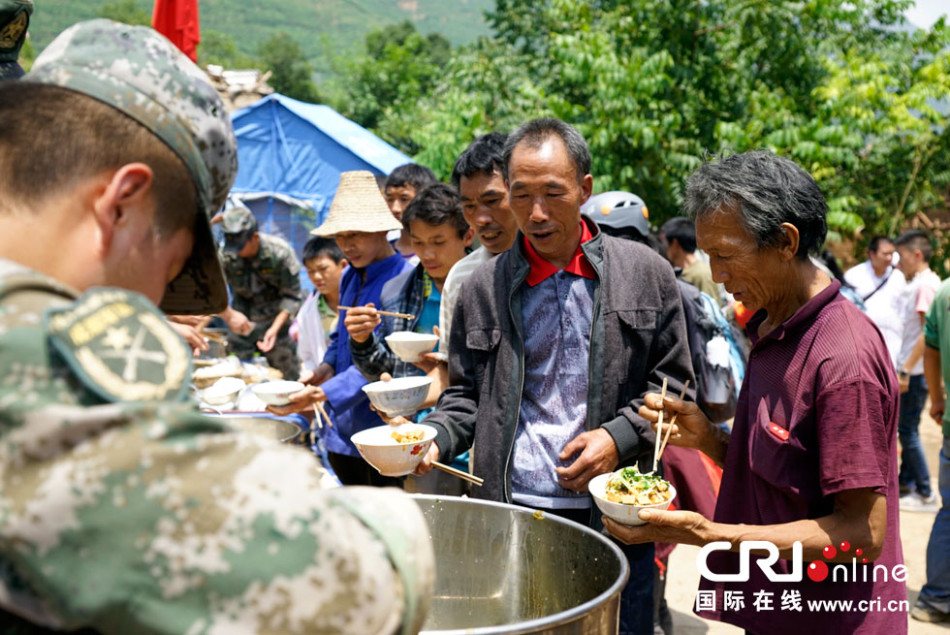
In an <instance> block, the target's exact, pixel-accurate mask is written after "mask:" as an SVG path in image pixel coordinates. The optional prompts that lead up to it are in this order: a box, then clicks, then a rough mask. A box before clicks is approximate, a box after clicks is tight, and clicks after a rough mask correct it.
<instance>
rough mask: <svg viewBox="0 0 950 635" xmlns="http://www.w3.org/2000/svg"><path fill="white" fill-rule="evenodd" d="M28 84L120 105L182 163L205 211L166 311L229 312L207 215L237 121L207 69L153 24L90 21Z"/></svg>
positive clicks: (229, 163) (230, 156)
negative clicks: (50, 86) (54, 86)
mask: <svg viewBox="0 0 950 635" xmlns="http://www.w3.org/2000/svg"><path fill="white" fill-rule="evenodd" d="M0 1H2V0H0ZM26 79H27V80H29V81H34V82H40V83H45V84H54V85H56V86H62V87H64V88H68V89H70V90H74V91H76V92H79V93H82V94H85V95H88V96H90V97H93V98H94V99H98V100H99V101H102V102H104V103H106V104H108V105H110V106H112V107H114V108H116V109H117V110H119V111H121V112H122V113H124V114H126V115H128V116H129V117H132V118H133V119H135V120H136V121H138V122H139V123H141V124H142V125H143V126H145V127H146V128H148V129H149V130H151V131H152V132H153V133H155V135H156V136H157V137H159V138H160V139H161V140H162V141H164V142H165V143H166V144H167V145H168V146H169V147H170V148H171V149H172V150H174V151H175V153H176V154H177V155H178V156H179V157H180V158H181V160H182V162H183V163H184V164H185V166H186V167H187V168H188V171H189V172H190V174H191V176H192V178H193V179H194V182H195V189H196V193H197V196H198V200H199V201H200V204H201V208H202V211H203V212H205V213H204V214H199V216H200V218H199V219H198V222H197V224H196V226H195V249H194V251H193V253H192V257H191V258H190V259H189V261H188V263H187V264H186V265H185V269H184V270H183V271H182V273H181V274H180V275H179V276H178V277H177V278H176V279H175V280H173V281H172V282H171V283H170V284H169V286H168V289H167V290H166V293H165V297H164V298H163V300H162V304H161V308H162V309H163V310H165V311H167V312H169V313H213V312H218V311H221V310H223V309H224V308H225V307H226V306H227V287H226V284H225V279H224V273H223V271H222V270H221V263H220V261H219V260H218V255H217V249H216V248H215V245H214V239H213V238H212V235H211V227H210V225H209V217H210V216H211V215H213V214H214V213H215V212H217V210H218V209H219V208H220V207H221V205H222V204H223V203H224V201H225V199H226V198H227V195H228V192H229V191H230V189H231V184H232V183H233V182H234V177H235V175H236V173H237V142H236V140H235V138H234V129H233V128H232V126H231V119H230V117H229V116H228V113H227V112H226V111H225V109H224V105H223V104H222V103H221V98H220V97H219V96H218V93H217V91H216V90H215V89H214V87H213V86H212V85H211V83H210V82H209V81H208V78H207V76H206V75H205V74H204V72H203V71H202V70H201V69H200V68H198V67H197V66H196V65H195V64H194V63H193V62H192V61H191V60H189V59H188V58H187V57H186V56H185V54H184V53H182V52H181V51H179V50H178V49H177V48H176V47H175V46H174V45H173V44H172V43H171V42H169V41H168V40H167V39H166V38H165V37H164V36H162V35H160V34H159V33H158V32H157V31H155V30H153V29H151V28H149V27H141V26H129V25H126V24H119V23H118V22H112V21H110V20H90V21H88V22H81V23H79V24H76V25H75V26H72V27H70V28H68V29H66V30H65V31H63V32H62V33H61V34H60V35H59V36H58V37H57V38H56V39H55V40H53V42H52V43H51V44H50V45H49V46H48V47H46V50H44V51H43V53H42V54H41V55H40V56H39V57H38V58H37V59H36V62H34V64H33V68H32V69H31V70H30V72H29V73H28V74H27V76H26Z"/></svg>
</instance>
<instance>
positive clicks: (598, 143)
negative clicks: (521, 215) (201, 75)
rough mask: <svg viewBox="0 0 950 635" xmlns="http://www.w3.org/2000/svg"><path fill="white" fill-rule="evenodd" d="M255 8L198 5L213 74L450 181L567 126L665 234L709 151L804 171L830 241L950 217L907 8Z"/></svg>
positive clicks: (291, 2)
mask: <svg viewBox="0 0 950 635" xmlns="http://www.w3.org/2000/svg"><path fill="white" fill-rule="evenodd" d="M240 4H241V6H240V10H238V9H237V8H236V5H235V3H234V1H233V0H202V2H201V5H200V6H201V11H202V25H203V26H204V30H203V43H202V45H201V47H200V49H199V58H200V59H199V61H201V62H202V63H208V62H215V63H222V64H224V65H225V66H228V67H232V68H233V67H241V66H243V67H247V66H256V67H259V68H262V69H269V70H271V71H272V72H273V73H274V76H273V77H272V80H271V82H272V84H273V85H274V86H275V87H276V88H278V90H280V91H281V92H284V93H285V94H288V95H290V96H294V97H297V98H300V99H305V100H308V101H318V100H319V101H323V102H326V103H329V104H330V105H332V106H334V107H335V108H336V109H337V110H339V111H340V112H342V113H343V114H344V115H346V116H348V117H350V118H352V119H354V120H355V121H357V122H358V123H360V124H362V125H364V126H366V127H368V128H370V129H372V130H373V131H374V132H376V133H377V134H379V135H380V136H381V137H383V138H384V139H386V140H388V141H389V142H391V143H393V144H394V145H396V146H397V147H399V148H400V149H402V150H403V151H405V152H406V153H408V154H410V155H412V156H413V157H414V158H415V159H416V160H417V161H418V162H420V163H423V164H425V165H428V166H429V167H431V168H432V169H433V170H434V171H435V172H436V173H437V174H438V175H440V176H441V177H443V178H446V177H447V176H448V175H449V173H450V172H451V168H452V165H453V163H454V161H455V158H456V157H457V156H458V154H459V153H460V152H461V151H462V150H463V149H464V148H465V147H466V146H467V145H468V143H470V142H471V141H472V139H474V138H475V137H476V136H477V135H480V134H484V133H486V132H490V131H493V130H498V131H505V132H507V131H510V130H511V129H513V128H514V127H515V126H517V125H518V124H519V123H521V122H523V121H525V120H526V119H529V118H532V117H537V116H541V115H553V116H557V117H560V118H562V119H565V120H566V121H568V122H570V123H572V124H574V125H575V126H577V128H578V129H579V130H580V131H581V132H582V133H583V134H584V135H585V137H586V138H587V140H588V142H589V144H590V146H591V152H592V155H593V159H594V163H593V172H594V175H595V188H596V189H597V190H607V189H625V190H630V191H633V192H636V193H637V194H639V195H640V196H642V197H643V198H644V199H645V200H646V202H647V204H648V206H649V208H650V211H651V221H652V222H653V223H654V224H659V223H661V222H662V221H663V220H665V219H666V218H668V217H670V216H673V215H675V214H676V213H677V212H678V209H679V205H680V202H681V197H682V188H683V184H684V182H685V180H686V178H687V177H688V176H689V174H690V173H691V172H692V171H693V170H695V169H696V167H697V166H699V165H700V164H701V163H702V162H703V161H704V160H706V159H707V158H708V157H709V156H710V155H716V154H719V153H724V152H741V151H743V150H747V149H752V148H768V149H771V150H773V151H775V152H778V153H780V154H783V155H786V156H789V157H792V158H794V159H795V160H796V161H797V162H798V163H799V164H800V165H802V166H803V167H805V168H806V169H807V170H809V171H810V172H811V174H812V175H813V176H814V177H815V178H816V179H817V180H818V182H819V184H820V185H821V187H822V189H823V191H824V192H825V194H826V196H827V198H828V201H829V207H830V215H829V225H830V226H831V228H832V230H833V231H834V232H835V233H836V234H837V236H838V237H844V238H847V239H856V240H857V243H858V246H859V247H860V246H862V241H863V240H866V239H867V238H868V237H870V236H871V235H873V234H875V233H886V234H890V235H894V234H896V233H897V232H899V231H901V230H902V229H905V228H907V227H909V226H914V225H920V224H921V223H924V224H925V227H926V223H925V221H924V219H923V217H922V216H920V215H919V214H918V213H919V212H928V213H929V214H931V215H932V216H933V215H935V213H936V216H940V214H941V213H943V214H944V220H947V219H946V209H947V205H948V203H947V193H948V191H950V126H948V116H947V112H948V110H950V28H948V26H947V24H946V23H945V22H944V21H940V22H937V23H936V24H935V25H934V26H933V27H932V28H930V29H928V30H917V29H915V28H913V27H912V26H911V25H908V24H907V23H905V22H904V21H903V18H902V14H903V11H904V10H905V9H906V8H907V7H908V6H909V5H910V4H911V0H851V1H845V0H794V1H793V0H717V1H716V2H708V1H707V0H496V1H494V2H493V1H492V0H458V1H454V2H442V1H440V0H418V2H416V3H415V4H414V6H415V8H412V5H413V2H408V1H399V2H397V1H395V0H388V1H386V0H350V1H349V2H345V1H344V0H319V1H315V0H310V1H306V0H283V1H282V2H281V3H272V2H270V1H269V0H242V2H241V3H240ZM150 7H151V2H150V0H111V1H110V2H107V3H106V4H105V6H104V5H103V4H101V1H100V0H44V2H43V3H42V4H41V5H40V7H38V9H37V13H36V15H35V16H34V21H33V25H32V26H31V34H32V36H33V38H34V42H33V43H34V44H35V45H36V46H35V47H34V48H36V49H37V50H39V49H41V48H42V46H43V45H44V44H45V42H46V41H48V39H49V37H50V36H51V35H52V34H53V33H55V32H56V31H58V30H59V29H61V28H63V27H65V26H67V25H68V24H70V23H72V22H74V21H76V20H79V19H83V18H87V17H94V16H95V15H96V13H97V12H99V13H106V12H107V11H111V12H114V13H115V14H119V15H127V16H129V17H128V18H127V19H129V20H135V19H140V18H141V12H142V11H143V10H145V11H146V12H147V11H148V10H150ZM410 9H411V10H410ZM483 9H489V12H488V13H487V15H481V14H480V12H481V11H482V10H483ZM54 14H55V16H56V18H55V19H53V18H52V17H51V16H53V15H54ZM406 18H412V19H411V20H409V21H407V20H406ZM439 33H441V34H442V35H440V34H439ZM443 35H444V36H443ZM453 46H454V48H453ZM315 79H316V80H318V81H319V86H318V85H317V84H316V83H315V82H314V80H315ZM937 239H938V241H939V244H938V257H937V258H936V259H935V261H939V264H938V266H939V268H940V270H941V273H942V274H943V275H947V274H948V273H950V265H948V263H947V260H946V257H947V250H946V237H945V236H944V235H943V234H940V233H939V231H938V232H937Z"/></svg>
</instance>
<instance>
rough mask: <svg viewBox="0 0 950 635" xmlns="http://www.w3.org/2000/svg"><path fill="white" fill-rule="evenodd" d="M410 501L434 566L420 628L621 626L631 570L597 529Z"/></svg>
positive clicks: (472, 505)
mask: <svg viewBox="0 0 950 635" xmlns="http://www.w3.org/2000/svg"><path fill="white" fill-rule="evenodd" d="M413 498H414V499H415V500H416V502H417V503H418V504H419V507H420V508H421V509H422V513H423V514H424V515H425V517H426V520H427V521H428V523H429V530H430V533H431V536H432V543H433V547H434V549H435V559H436V563H437V564H436V581H435V594H434V597H433V601H432V607H431V609H430V610H429V617H428V619H427V620H426V622H425V624H424V625H423V629H422V632H423V633H424V634H426V635H436V634H439V635H450V634H451V635H455V634H458V635H462V634H463V633H464V634H466V635H483V634H488V633H493V634H495V633H505V634H514V633H545V634H550V635H554V634H558V635H561V634H571V635H582V634H583V635H595V634H596V635H604V634H609V633H616V632H617V630H618V628H619V619H620V617H619V616H620V590H621V589H622V588H623V586H624V584H626V582H627V577H628V576H629V575H630V570H629V567H628V565H627V560H626V558H624V556H623V553H622V552H621V551H620V549H619V548H617V546H616V545H614V544H613V543H612V542H611V541H610V540H608V539H607V538H605V537H604V536H602V535H601V534H599V533H597V532H595V531H594V530H592V529H589V528H587V527H582V526H581V525H578V524H576V523H572V522H569V521H567V520H563V519H561V518H557V517H554V516H547V515H545V516H541V515H540V514H535V513H534V512H532V510H530V509H526V508H524V507H517V506H515V505H505V504H503V503H492V502H488V501H479V500H473V499H469V498H454V497H438V496H425V495H415V496H413Z"/></svg>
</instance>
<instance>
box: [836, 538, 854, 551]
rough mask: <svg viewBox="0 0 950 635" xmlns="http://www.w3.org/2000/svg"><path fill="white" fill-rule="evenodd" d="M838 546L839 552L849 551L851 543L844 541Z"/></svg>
mask: <svg viewBox="0 0 950 635" xmlns="http://www.w3.org/2000/svg"><path fill="white" fill-rule="evenodd" d="M838 546H839V547H841V551H847V550H849V549H850V548H851V543H850V542H848V541H847V540H845V541H844V542H842V543H841V544H840V545H838Z"/></svg>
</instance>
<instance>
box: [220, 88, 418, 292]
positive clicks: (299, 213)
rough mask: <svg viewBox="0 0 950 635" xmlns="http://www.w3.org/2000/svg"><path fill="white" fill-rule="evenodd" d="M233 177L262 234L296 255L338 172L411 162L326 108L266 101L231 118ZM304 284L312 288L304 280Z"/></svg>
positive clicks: (318, 219)
mask: <svg viewBox="0 0 950 635" xmlns="http://www.w3.org/2000/svg"><path fill="white" fill-rule="evenodd" d="M231 121H232V123H233V124H234V132H235V135H236V136H237V141H238V174H237V179H236V180H235V182H234V187H233V188H232V189H231V193H232V194H233V195H236V196H237V197H238V198H240V199H242V200H243V201H244V203H245V204H246V205H247V206H248V207H250V208H251V211H253V212H254V215H255V216H256V217H257V222H258V224H259V226H260V231H261V232H263V233H267V234H275V235H277V236H280V237H281V238H284V239H285V240H287V241H288V242H289V243H290V244H291V245H292V246H293V247H294V249H295V250H296V251H297V256H298V257H299V256H300V254H301V251H302V248H303V245H304V243H306V242H307V239H308V238H309V232H310V230H311V229H313V228H314V227H316V226H317V225H318V224H320V223H322V222H323V221H324V220H325V219H326V215H327V213H328V212H329V210H330V202H331V201H332V200H333V195H334V194H335V193H336V189H337V187H338V186H339V184H340V173H341V172H347V171H350V170H368V171H370V172H372V173H373V174H375V175H387V174H389V173H390V172H392V170H393V169H394V168H397V167H399V166H400V165H403V164H405V163H409V162H410V161H412V159H411V158H409V157H408V156H406V155H405V154H403V153H402V152H400V151H399V150H397V149H396V148H394V147H393V146H391V145H389V144H388V143H386V142H385V141H383V140H382V139H380V138H379V137H377V136H376V135H374V134H373V133H372V132H370V131H369V130H366V129H365V128H363V127H362V126H360V125H359V124H356V123H354V122H352V121H350V120H349V119H347V118H346V117H344V116H343V115H341V114H340V113H338V112H336V111H335V110H333V109H332V108H330V107H329V106H320V105H315V104H308V103H305V102H302V101H297V100H296V99H291V98H289V97H285V96H283V95H277V94H274V95H270V96H269V97H265V98H264V99H262V100H261V101H259V102H257V103H256V104H254V105H252V106H248V107H247V108H242V109H241V110H238V111H235V112H234V113H232V114H231ZM301 279H302V281H303V282H304V283H305V285H306V286H307V287H308V288H309V287H310V283H309V281H308V280H307V279H306V275H305V273H304V275H303V276H302V278H301Z"/></svg>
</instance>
